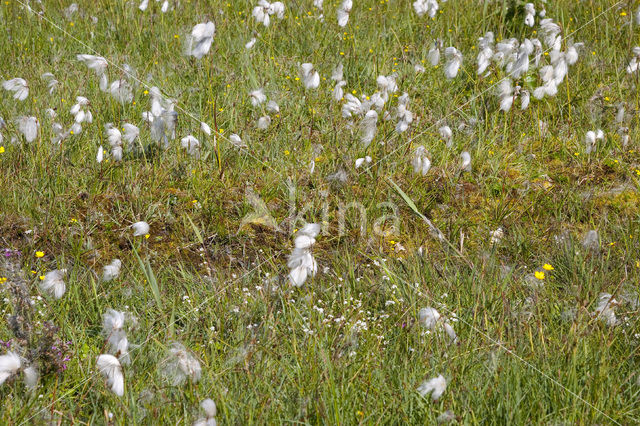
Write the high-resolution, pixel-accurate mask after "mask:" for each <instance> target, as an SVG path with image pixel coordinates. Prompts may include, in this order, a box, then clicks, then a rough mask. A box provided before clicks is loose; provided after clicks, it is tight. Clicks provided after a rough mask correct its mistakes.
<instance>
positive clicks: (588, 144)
mask: <svg viewBox="0 0 640 426" xmlns="http://www.w3.org/2000/svg"><path fill="white" fill-rule="evenodd" d="M603 139H604V132H603V131H602V130H600V129H598V130H596V131H595V132H594V131H593V130H589V131H588V132H587V134H586V135H585V137H584V143H585V151H586V153H587V154H591V153H592V152H593V151H594V150H595V149H596V142H597V141H598V140H603Z"/></svg>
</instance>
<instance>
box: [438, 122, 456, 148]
mask: <svg viewBox="0 0 640 426" xmlns="http://www.w3.org/2000/svg"><path fill="white" fill-rule="evenodd" d="M438 133H440V137H441V138H442V140H443V141H444V142H445V144H446V145H447V148H451V147H452V146H453V131H452V130H451V127H449V126H446V125H445V126H441V127H440V128H439V129H438Z"/></svg>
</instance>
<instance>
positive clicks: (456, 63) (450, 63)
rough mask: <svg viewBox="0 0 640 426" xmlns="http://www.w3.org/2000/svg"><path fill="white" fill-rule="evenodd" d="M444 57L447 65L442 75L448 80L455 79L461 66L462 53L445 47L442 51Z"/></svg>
mask: <svg viewBox="0 0 640 426" xmlns="http://www.w3.org/2000/svg"><path fill="white" fill-rule="evenodd" d="M444 56H445V58H446V59H447V63H446V65H445V66H444V75H445V76H446V77H447V78H448V79H452V78H455V77H456V76H457V75H458V70H460V65H462V52H460V51H459V50H458V49H456V48H455V47H447V48H446V49H445V50H444Z"/></svg>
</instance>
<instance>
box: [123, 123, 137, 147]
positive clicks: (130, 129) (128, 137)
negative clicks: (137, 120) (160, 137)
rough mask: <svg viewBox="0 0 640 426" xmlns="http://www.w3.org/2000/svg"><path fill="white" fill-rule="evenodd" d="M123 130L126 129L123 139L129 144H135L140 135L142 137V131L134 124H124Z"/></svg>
mask: <svg viewBox="0 0 640 426" xmlns="http://www.w3.org/2000/svg"><path fill="white" fill-rule="evenodd" d="M122 128H123V129H124V135H122V138H123V139H124V140H125V141H126V142H127V143H128V144H131V143H133V141H134V140H136V138H137V137H138V135H140V129H138V127H137V126H135V125H133V124H129V123H124V124H123V125H122Z"/></svg>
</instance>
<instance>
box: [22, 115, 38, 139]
mask: <svg viewBox="0 0 640 426" xmlns="http://www.w3.org/2000/svg"><path fill="white" fill-rule="evenodd" d="M16 122H17V124H18V130H20V133H22V135H23V136H24V140H25V141H27V142H33V141H34V140H36V138H37V137H38V129H39V128H40V122H39V121H38V119H37V118H35V117H25V116H21V117H18V118H17V120H16Z"/></svg>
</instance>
